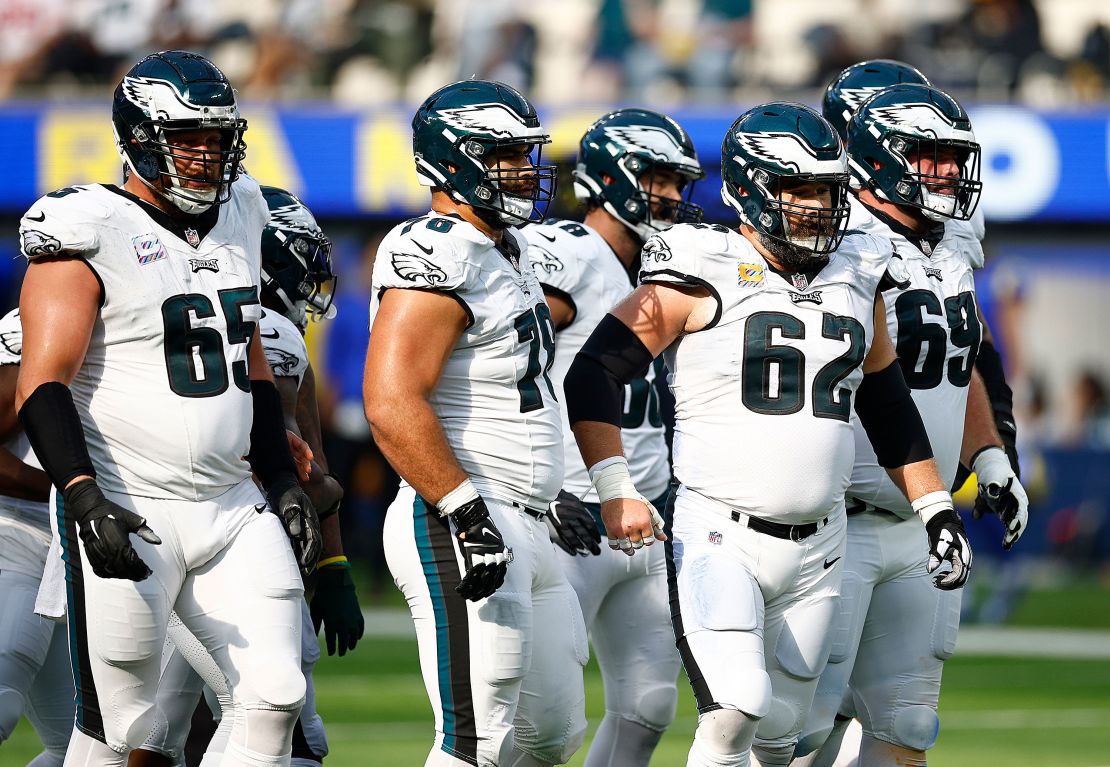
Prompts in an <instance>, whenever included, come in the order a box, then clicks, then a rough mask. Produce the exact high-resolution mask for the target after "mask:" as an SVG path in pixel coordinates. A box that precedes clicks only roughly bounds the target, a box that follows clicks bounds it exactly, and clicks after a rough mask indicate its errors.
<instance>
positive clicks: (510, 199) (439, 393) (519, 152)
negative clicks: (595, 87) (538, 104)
mask: <svg viewBox="0 0 1110 767" xmlns="http://www.w3.org/2000/svg"><path fill="white" fill-rule="evenodd" d="M412 127H413V152H414V154H415V156H416V168H417V175H418V177H419V179H420V181H421V183H423V184H424V185H426V186H430V187H432V208H431V210H430V211H429V212H428V214H427V215H424V216H420V217H419V218H414V219H412V220H411V221H407V222H405V223H404V224H401V225H399V226H397V227H396V228H395V229H393V230H392V231H391V232H390V233H389V234H388V235H386V237H385V239H384V240H383V241H382V243H381V245H380V246H379V248H378V254H377V259H376V261H375V263H374V274H373V289H372V293H371V303H370V318H371V326H370V344H369V348H368V349H367V353H366V371H365V377H364V384H363V393H364V397H365V405H366V416H367V419H368V420H369V422H370V426H371V428H372V429H373V433H374V438H375V439H376V440H377V443H378V446H379V447H380V448H381V450H382V453H383V454H384V455H385V457H386V458H387V459H388V460H389V462H390V463H391V464H392V465H393V468H394V469H396V471H397V473H398V474H400V475H401V478H402V480H403V483H402V486H401V489H400V491H399V493H398V495H397V498H396V500H395V501H394V502H393V504H391V505H390V507H389V510H388V512H387V514H386V520H385V532H384V545H385V552H386V561H387V563H388V565H389V569H390V572H391V573H392V574H393V578H394V581H395V582H396V583H397V586H398V587H399V588H400V589H401V591H402V592H403V593H404V595H405V599H406V600H407V601H408V604H409V609H410V611H411V612H412V617H413V622H414V623H415V625H416V632H417V638H418V641H419V645H420V665H421V669H422V670H423V673H424V681H425V684H426V686H427V690H428V697H429V698H430V699H431V703H432V709H433V711H434V714H435V731H436V736H435V742H434V745H433V746H432V750H431V753H430V754H429V755H428V758H427V761H426V764H427V765H429V766H431V765H436V766H437V767H438V766H445V765H460V766H461V765H502V767H504V766H505V765H514V766H516V765H519V766H520V767H525V766H534V765H552V764H562V763H563V762H565V761H567V760H568V759H569V758H570V756H571V754H573V753H574V751H575V750H576V749H577V748H578V746H579V745H581V743H582V739H583V736H584V734H585V729H586V721H585V714H584V711H583V706H584V698H585V694H584V691H583V682H582V666H583V665H585V662H586V660H587V658H588V645H587V642H586V630H585V626H584V625H583V623H582V613H581V609H580V608H579V606H578V599H577V597H575V594H574V590H573V589H572V588H571V586H570V584H569V583H568V582H567V579H566V576H565V575H564V574H563V571H562V568H560V567H559V563H558V561H557V559H556V555H558V554H559V552H557V551H556V550H555V547H554V546H552V545H551V542H550V540H549V539H548V531H547V527H546V525H545V524H544V521H543V518H544V516H545V514H546V513H547V510H548V506H549V505H550V503H551V502H552V501H553V500H555V497H556V495H557V494H558V492H559V488H560V486H561V484H562V481H563V435H562V427H561V425H560V417H559V405H558V403H557V402H556V401H555V387H554V386H553V385H552V383H551V380H550V378H549V376H548V372H547V371H548V368H549V367H550V366H551V362H552V357H553V353H554V334H555V328H554V325H553V324H552V322H551V313H550V312H549V310H548V307H547V304H546V303H545V301H544V296H543V290H542V289H541V288H540V283H539V280H538V279H537V278H536V274H535V272H533V271H532V268H531V266H530V265H529V262H528V253H527V242H526V241H525V239H524V236H523V234H521V233H520V232H519V231H518V230H517V229H516V228H515V227H516V225H519V224H522V223H525V222H527V221H529V220H532V219H534V218H538V217H539V212H540V211H539V210H538V206H542V207H546V200H548V199H550V194H551V191H552V188H553V184H554V180H555V168H554V166H551V165H541V164H540V157H539V150H540V148H541V146H542V145H543V144H546V143H548V141H549V138H548V135H547V134H546V133H545V132H544V130H543V128H542V127H541V126H540V122H539V118H538V117H537V116H536V111H535V109H534V108H533V107H532V105H531V104H530V103H529V102H528V100H527V99H526V98H524V96H522V95H521V94H520V93H518V92H517V91H516V90H514V89H513V88H510V87H509V86H507V85H503V84H501V83H496V82H489V81H484V80H466V81H463V82H458V83H454V84H452V85H448V86H445V87H443V88H441V89H440V90H438V91H436V92H435V93H433V94H432V95H431V96H429V97H428V98H427V99H426V100H425V101H424V103H423V104H422V105H421V106H420V108H419V109H418V110H417V113H416V116H415V117H414V118H413V123H412Z"/></svg>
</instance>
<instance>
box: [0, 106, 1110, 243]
mask: <svg viewBox="0 0 1110 767" xmlns="http://www.w3.org/2000/svg"><path fill="white" fill-rule="evenodd" d="M604 111H605V109H604V108H602V107H594V108H590V107H570V108H560V109H550V110H541V116H542V117H543V119H544V124H545V125H546V126H547V127H548V129H549V130H550V131H551V133H552V138H553V146H552V147H551V149H552V151H553V154H554V156H555V157H556V158H558V159H559V160H562V161H567V160H570V159H571V158H572V157H573V155H574V152H575V149H576V145H577V140H578V138H579V136H580V135H581V134H582V132H583V130H584V129H585V127H586V126H587V125H588V124H589V123H590V121H592V120H593V119H594V118H595V117H597V116H598V115H600V114H601V113H602V112H604ZM969 111H970V112H971V116H972V120H973V122H974V124H975V130H976V134H977V136H978V138H979V140H980V142H981V143H982V145H983V181H984V193H983V202H982V204H983V207H984V210H985V212H986V215H987V217H988V219H989V220H992V221H1043V222H1047V221H1055V222H1070V221H1075V222H1082V221H1110V109H1101V110H1088V111H1052V112H1047V111H1035V110H1030V109H1026V108H1023V107H1016V106H1006V105H990V106H988V105H980V106H977V107H972V108H971V109H970V110H969ZM243 113H244V115H245V116H246V117H247V118H248V120H249V122H250V129H249V130H248V131H247V134H246V141H247V144H248V147H249V148H248V150H247V158H248V159H247V167H248V168H249V169H250V172H251V173H252V174H253V175H254V176H255V177H257V178H258V179H259V180H260V181H262V182H264V183H271V184H276V185H279V186H284V187H286V188H288V189H290V190H293V191H294V192H296V193H297V194H299V195H301V196H302V197H303V198H304V200H305V201H306V202H307V203H308V204H309V205H310V206H311V207H312V208H313V210H314V211H316V213H317V214H318V215H321V216H368V215H369V216H383V217H384V216H389V217H397V216H404V215H409V214H412V213H414V212H419V211H421V210H422V209H423V208H424V207H425V205H426V203H427V199H428V196H427V190H426V189H424V188H422V187H420V186H419V185H418V184H417V183H416V177H415V174H414V173H413V169H412V155H411V146H410V143H409V141H410V133H409V120H410V117H411V111H410V110H409V109H408V108H402V107H397V108H386V109H378V110H374V111H366V112H360V111H353V110H344V109H338V108H335V107H332V106H328V105H321V104H298V105H289V104H282V105H261V104H247V105H245V106H244V108H243ZM737 114H738V113H733V112H731V111H724V110H723V109H720V108H713V109H694V108H691V109H683V110H678V111H677V112H676V113H675V117H676V119H678V120H679V122H681V123H682V124H683V125H684V126H685V127H686V128H687V129H688V130H689V131H690V134H691V136H692V137H693V139H694V143H695V144H696V145H697V149H698V155H699V156H700V157H701V159H702V162H703V163H704V164H705V166H706V168H707V169H708V170H709V171H710V177H709V179H707V181H706V182H704V183H702V184H700V185H699V187H698V189H697V190H696V192H695V196H696V197H697V198H699V201H701V202H703V203H704V204H706V206H707V208H709V212H710V213H711V214H713V213H714V212H722V211H720V203H719V198H718V195H717V192H718V190H717V186H716V184H717V183H718V182H717V178H718V174H717V173H716V172H715V171H716V170H717V168H718V167H719V163H720V154H719V153H720V146H721V139H722V137H723V136H724V132H725V130H727V128H728V126H729V124H730V123H731V122H732V120H733V119H734V118H735V117H736V115H737ZM0 146H3V147H5V148H6V149H7V151H6V152H5V167H4V170H3V172H2V173H0V213H6V214H18V213H21V212H22V211H23V210H25V209H26V208H27V206H29V205H30V203H31V202H32V201H34V200H35V198H36V197H38V196H39V195H41V194H43V193H45V192H48V191H51V190H53V189H57V188H59V187H62V186H66V185H69V184H75V183H89V182H115V181H118V180H119V177H120V168H121V166H120V160H119V156H118V155H117V153H116V150H115V146H114V144H113V138H112V131H111V124H110V121H109V115H108V109H107V105H106V104H104V105H101V104H97V105H87V104H82V105H65V106H63V105H59V104H53V103H13V104H6V105H0Z"/></svg>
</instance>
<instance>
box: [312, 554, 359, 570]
mask: <svg viewBox="0 0 1110 767" xmlns="http://www.w3.org/2000/svg"><path fill="white" fill-rule="evenodd" d="M336 566H340V567H346V568H350V566H351V561H350V560H349V559H347V557H345V556H344V555H342V554H340V555H339V556H337V557H328V558H327V559H321V560H320V561H319V562H317V563H316V569H317V570H323V569H324V568H325V567H336Z"/></svg>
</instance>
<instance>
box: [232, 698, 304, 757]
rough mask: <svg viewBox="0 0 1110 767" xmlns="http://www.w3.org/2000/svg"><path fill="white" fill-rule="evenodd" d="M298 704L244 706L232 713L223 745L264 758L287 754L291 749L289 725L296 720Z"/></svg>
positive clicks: (291, 725) (290, 726)
mask: <svg viewBox="0 0 1110 767" xmlns="http://www.w3.org/2000/svg"><path fill="white" fill-rule="evenodd" d="M299 714H300V706H299V705H298V706H297V707H296V708H292V709H273V708H247V707H244V708H242V709H238V710H236V712H235V715H236V725H235V726H234V727H233V729H232V732H231V738H230V740H229V742H228V744H227V751H228V752H230V751H231V750H232V747H233V746H237V747H238V749H239V750H245V751H247V752H249V753H250V754H253V755H259V754H261V755H265V757H266V758H267V759H269V758H276V757H280V756H282V755H285V756H288V755H289V753H290V751H291V750H292V741H293V726H294V725H295V724H296V723H297V716H298V715H299Z"/></svg>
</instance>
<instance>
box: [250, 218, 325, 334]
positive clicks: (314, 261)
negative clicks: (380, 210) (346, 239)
mask: <svg viewBox="0 0 1110 767" xmlns="http://www.w3.org/2000/svg"><path fill="white" fill-rule="evenodd" d="M272 231H273V236H274V238H275V239H276V240H277V241H278V242H279V243H280V244H281V245H282V246H283V247H284V248H285V249H286V252H287V253H288V254H289V256H288V258H291V261H287V263H286V265H285V266H283V267H281V268H280V270H279V271H277V272H274V267H273V266H272V265H270V264H266V263H264V264H263V265H262V279H263V282H264V289H265V290H267V291H270V292H272V293H273V294H274V296H276V297H277V298H278V300H280V301H281V303H282V304H283V305H284V306H285V310H284V311H283V312H282V314H284V315H285V316H286V317H287V318H288V319H289V320H290V321H291V322H293V324H295V325H297V327H299V328H302V329H303V328H304V327H305V326H306V325H307V324H308V321H309V320H310V319H311V320H313V321H314V322H319V321H321V320H327V319H331V318H332V317H334V316H335V313H336V312H335V306H334V305H333V303H332V302H333V301H334V299H335V287H336V283H337V282H338V277H337V276H336V275H335V274H333V273H332V271H331V240H329V239H328V238H327V237H324V236H323V235H322V234H321V235H319V236H314V235H309V234H301V233H295V232H294V233H290V232H286V231H282V230H281V229H276V228H275V229H273V230H272ZM297 272H300V274H301V277H300V280H299V281H297V282H296V283H295V287H290V289H289V290H286V288H284V287H282V285H283V284H284V285H286V286H290V285H291V283H293V282H294V281H295V280H297Z"/></svg>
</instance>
